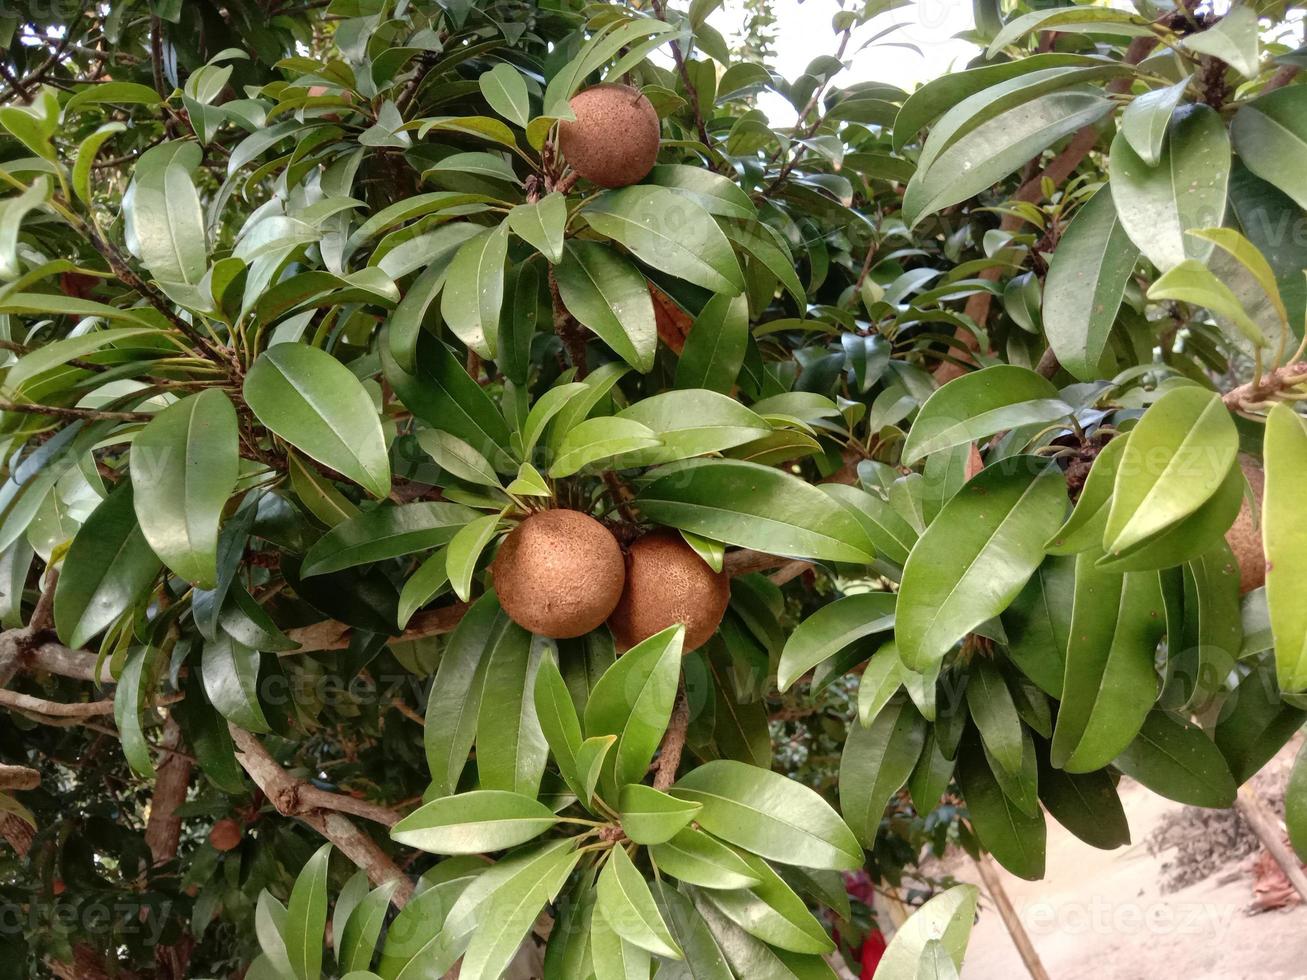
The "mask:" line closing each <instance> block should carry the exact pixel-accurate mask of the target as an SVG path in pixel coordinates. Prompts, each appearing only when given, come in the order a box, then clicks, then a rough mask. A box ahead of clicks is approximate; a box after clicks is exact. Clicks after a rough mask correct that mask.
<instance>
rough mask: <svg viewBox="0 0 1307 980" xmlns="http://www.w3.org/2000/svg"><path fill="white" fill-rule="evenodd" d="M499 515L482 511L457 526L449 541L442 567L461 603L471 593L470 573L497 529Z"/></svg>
mask: <svg viewBox="0 0 1307 980" xmlns="http://www.w3.org/2000/svg"><path fill="white" fill-rule="evenodd" d="M501 516H502V515H500V514H486V515H484V516H483V517H478V518H477V519H476V520H474V521H472V522H470V523H468V524H466V525H464V526H463V527H461V528H459V530H458V533H456V534H455V535H454V537H453V538H452V539H451V540H450V542H449V548H448V551H447V553H446V555H445V568H446V570H447V571H448V573H449V582H450V584H451V585H452V586H453V587H454V595H456V596H458V598H459V599H460V600H461V601H463V602H467V600H468V599H469V598H471V596H472V576H474V575H475V574H476V570H477V562H478V561H479V560H480V558H481V555H482V553H483V552H484V551H485V550H486V546H487V545H489V544H490V541H491V539H492V538H494V536H495V533H496V532H497V531H498V530H499V521H500V518H501Z"/></svg>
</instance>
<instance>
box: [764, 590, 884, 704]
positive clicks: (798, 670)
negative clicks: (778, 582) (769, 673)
mask: <svg viewBox="0 0 1307 980" xmlns="http://www.w3.org/2000/svg"><path fill="white" fill-rule="evenodd" d="M893 628H894V594H893V593H891V592H863V593H859V594H857V595H848V596H844V597H842V598H840V599H836V600H835V601H834V602H832V603H830V604H829V605H826V606H822V607H821V608H820V609H818V610H817V611H816V612H814V613H813V614H812V615H811V616H809V617H808V618H807V619H805V620H804V621H803V622H802V623H800V624H799V625H798V627H797V628H796V629H795V630H794V632H793V633H791V634H790V636H789V638H788V639H787V640H786V641H785V649H784V650H783V651H782V652H781V659H780V664H779V666H778V667H777V668H776V686H777V688H778V689H779V690H781V691H788V690H789V689H790V687H791V686H792V685H793V684H794V682H795V681H796V680H798V679H799V678H800V677H802V676H803V675H804V674H806V673H807V672H808V671H809V670H811V669H812V668H814V667H816V666H817V665H818V664H820V663H821V662H822V661H824V660H826V659H828V658H829V657H832V656H834V655H835V654H837V653H839V652H840V651H841V650H843V649H844V648H845V647H847V646H849V645H851V644H853V643H856V642H857V641H858V640H861V639H863V638H864V637H867V636H871V635H872V634H875V633H884V632H886V631H888V630H891V629H893Z"/></svg>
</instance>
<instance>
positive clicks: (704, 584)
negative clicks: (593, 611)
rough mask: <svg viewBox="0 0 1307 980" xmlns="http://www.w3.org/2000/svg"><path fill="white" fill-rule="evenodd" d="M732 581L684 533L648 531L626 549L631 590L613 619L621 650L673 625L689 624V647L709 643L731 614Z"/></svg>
mask: <svg viewBox="0 0 1307 980" xmlns="http://www.w3.org/2000/svg"><path fill="white" fill-rule="evenodd" d="M730 598H731V580H730V577H729V576H728V575H727V574H726V573H725V572H714V571H713V570H712V569H711V568H709V567H708V563H707V562H705V561H704V560H703V559H702V558H700V557H699V556H698V555H697V554H695V553H694V549H693V548H691V547H690V546H689V545H688V544H686V543H685V541H684V540H683V539H682V538H681V536H680V535H679V534H675V533H672V532H667V531H656V532H654V533H653V534H646V535H645V536H644V537H642V538H640V540H638V541H636V542H635V544H633V545H631V547H630V550H629V551H627V553H626V589H625V590H624V591H623V592H622V598H621V601H620V602H618V603H617V608H616V609H614V610H613V614H612V616H610V617H609V619H608V626H609V628H610V629H612V631H613V639H614V640H615V641H616V643H617V649H619V650H629V649H630V648H631V647H633V646H635V645H636V644H637V643H639V642H640V641H642V640H647V639H648V638H649V637H651V636H653V635H654V634H655V633H657V632H660V631H661V630H665V629H666V628H667V627H669V626H671V625H672V624H673V623H684V624H685V647H684V649H685V651H686V652H687V653H688V652H689V651H691V650H695V649H697V648H699V647H701V646H703V645H704V644H705V643H707V642H708V638H709V637H710V636H712V635H713V634H714V633H715V632H717V626H718V624H720V623H721V621H722V616H723V615H725V613H726V604H727V603H728V602H729V601H730Z"/></svg>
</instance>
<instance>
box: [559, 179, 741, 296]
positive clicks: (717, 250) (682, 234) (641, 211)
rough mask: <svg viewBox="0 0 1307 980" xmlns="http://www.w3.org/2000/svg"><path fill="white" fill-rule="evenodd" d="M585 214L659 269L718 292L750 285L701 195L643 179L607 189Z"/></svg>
mask: <svg viewBox="0 0 1307 980" xmlns="http://www.w3.org/2000/svg"><path fill="white" fill-rule="evenodd" d="M581 214H582V215H583V216H584V217H585V220H586V221H587V222H588V223H589V224H590V227H592V228H593V229H594V230H595V231H597V232H599V234H601V235H607V236H608V237H609V238H612V239H614V240H615V241H618V242H620V243H621V244H622V245H624V246H626V247H627V248H628V249H630V251H631V253H632V254H633V255H634V256H635V257H636V258H638V259H640V261H642V262H644V263H646V264H647V265H649V266H652V267H653V268H655V269H660V270H662V271H663V272H666V273H668V274H669V275H673V276H676V277H677V278H678V279H684V280H685V281H686V282H691V283H694V284H695V285H696V286H702V287H704V288H705V289H709V290H712V291H713V292H715V293H739V292H743V291H744V275H743V274H742V273H741V272H740V264H739V262H738V261H737V260H736V258H735V252H734V250H733V249H732V248H731V243H730V242H729V241H728V240H727V238H726V236H725V235H724V234H723V233H722V230H721V229H720V228H718V227H717V223H716V222H715V221H713V219H712V215H710V214H709V213H708V212H707V211H706V210H704V208H703V206H702V205H700V204H699V203H698V202H696V201H693V200H691V199H689V198H687V197H685V196H683V195H680V194H677V193H675V192H674V191H671V190H668V189H667V188H665V187H658V186H656V185H650V184H641V185H637V186H634V187H623V188H621V189H620V190H615V191H607V192H605V193H603V194H601V195H600V196H599V197H597V198H596V199H595V200H594V201H593V202H591V203H590V204H589V205H587V206H586V208H585V209H584V210H583V211H582V212H581ZM569 308H570V307H569Z"/></svg>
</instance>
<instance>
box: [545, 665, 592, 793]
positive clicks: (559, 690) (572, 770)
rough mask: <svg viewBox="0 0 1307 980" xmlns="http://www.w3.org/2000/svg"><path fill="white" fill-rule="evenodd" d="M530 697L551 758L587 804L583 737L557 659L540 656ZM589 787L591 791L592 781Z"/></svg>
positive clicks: (572, 788) (569, 784)
mask: <svg viewBox="0 0 1307 980" xmlns="http://www.w3.org/2000/svg"><path fill="white" fill-rule="evenodd" d="M532 698H533V700H534V702H535V709H536V718H537V719H538V720H539V723H540V729H541V731H542V732H543V733H544V736H545V741H546V742H548V743H549V749H550V751H551V752H553V754H554V761H555V762H557V763H558V771H559V772H560V773H562V776H563V779H564V781H566V783H567V785H568V787H569V788H570V789H571V790H572V792H573V793H575V794H576V798H577V799H578V800H580V801H581V805H582V806H585V807H587V808H589V806H590V793H589V792H587V791H586V786H585V782H584V779H583V776H582V773H581V771H580V767H579V764H578V755H579V753H580V751H581V741H582V738H581V720H580V718H578V717H577V714H576V706H575V705H574V704H573V703H572V695H571V694H570V693H569V692H568V690H567V682H566V681H564V680H563V675H562V673H561V672H560V671H559V669H558V662H557V660H555V659H554V657H553V656H551V655H548V654H547V655H545V656H544V657H542V658H541V660H540V666H539V667H538V668H537V669H536V675H535V687H534V690H533V692H532ZM589 789H590V790H591V791H593V789H594V786H593V784H591V786H590V787H589Z"/></svg>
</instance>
